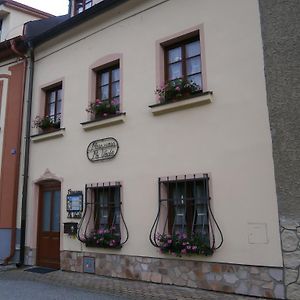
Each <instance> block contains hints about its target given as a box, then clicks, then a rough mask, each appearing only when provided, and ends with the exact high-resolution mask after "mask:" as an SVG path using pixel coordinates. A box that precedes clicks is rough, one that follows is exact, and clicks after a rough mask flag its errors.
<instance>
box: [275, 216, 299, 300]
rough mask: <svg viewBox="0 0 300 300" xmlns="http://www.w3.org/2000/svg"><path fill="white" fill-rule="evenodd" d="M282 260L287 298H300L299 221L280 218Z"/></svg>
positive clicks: (293, 299) (294, 299)
mask: <svg viewBox="0 0 300 300" xmlns="http://www.w3.org/2000/svg"><path fill="white" fill-rule="evenodd" d="M280 232H281V240H282V251H283V261H284V266H285V270H284V282H285V285H286V296H287V298H288V299H292V300H299V299H300V222H295V221H293V220H289V219H286V218H281V220H280Z"/></svg>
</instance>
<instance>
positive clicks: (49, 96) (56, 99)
mask: <svg viewBox="0 0 300 300" xmlns="http://www.w3.org/2000/svg"><path fill="white" fill-rule="evenodd" d="M61 111H62V85H58V86H56V87H53V88H51V89H48V90H46V102H45V116H46V117H48V118H49V119H50V120H51V121H52V122H53V123H55V124H60V121H61Z"/></svg>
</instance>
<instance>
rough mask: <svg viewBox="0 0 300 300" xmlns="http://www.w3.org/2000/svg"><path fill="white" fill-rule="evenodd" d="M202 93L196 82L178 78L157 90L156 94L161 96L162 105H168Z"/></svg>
mask: <svg viewBox="0 0 300 300" xmlns="http://www.w3.org/2000/svg"><path fill="white" fill-rule="evenodd" d="M200 91H201V88H200V86H199V85H198V84H196V83H195V82H193V81H188V80H186V79H181V78H178V79H175V80H172V81H168V82H167V83H166V84H165V85H164V86H162V87H160V88H157V89H156V91H155V94H157V95H158V96H159V100H160V102H161V103H165V102H166V103H168V102H172V101H177V100H180V99H182V98H186V97H188V96H190V95H193V94H195V93H197V92H200Z"/></svg>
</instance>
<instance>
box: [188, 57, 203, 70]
mask: <svg viewBox="0 0 300 300" xmlns="http://www.w3.org/2000/svg"><path fill="white" fill-rule="evenodd" d="M200 71H201V67H200V56H196V57H193V58H189V59H188V60H187V61H186V72H187V75H192V74H195V73H200Z"/></svg>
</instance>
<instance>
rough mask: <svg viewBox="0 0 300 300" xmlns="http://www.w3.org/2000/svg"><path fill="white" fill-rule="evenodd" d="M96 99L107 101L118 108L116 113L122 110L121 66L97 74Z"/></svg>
mask: <svg viewBox="0 0 300 300" xmlns="http://www.w3.org/2000/svg"><path fill="white" fill-rule="evenodd" d="M96 98H97V99H98V100H101V101H107V102H108V103H111V104H113V105H115V106H116V112H117V111H119V110H120V105H119V103H120V101H119V99H120V68H119V65H114V66H112V67H109V68H106V69H103V70H100V71H98V72H97V90H96Z"/></svg>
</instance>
